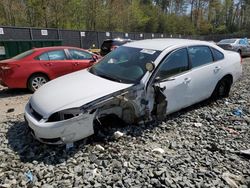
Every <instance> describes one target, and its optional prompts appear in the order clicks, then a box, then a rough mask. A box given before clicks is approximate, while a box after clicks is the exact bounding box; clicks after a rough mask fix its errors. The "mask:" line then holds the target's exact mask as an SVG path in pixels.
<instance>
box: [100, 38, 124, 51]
mask: <svg viewBox="0 0 250 188" xmlns="http://www.w3.org/2000/svg"><path fill="white" fill-rule="evenodd" d="M125 43H127V41H112V40H109V41H104V42H103V44H102V47H101V48H102V49H103V50H105V49H110V48H111V46H121V45H123V44H125Z"/></svg>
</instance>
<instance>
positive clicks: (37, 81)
mask: <svg viewBox="0 0 250 188" xmlns="http://www.w3.org/2000/svg"><path fill="white" fill-rule="evenodd" d="M48 81H49V79H48V77H47V76H45V75H43V74H34V75H32V76H31V77H30V78H29V80H28V89H29V90H30V91H32V92H34V91H36V90H37V89H38V88H39V87H41V86H42V85H43V84H45V83H47V82H48Z"/></svg>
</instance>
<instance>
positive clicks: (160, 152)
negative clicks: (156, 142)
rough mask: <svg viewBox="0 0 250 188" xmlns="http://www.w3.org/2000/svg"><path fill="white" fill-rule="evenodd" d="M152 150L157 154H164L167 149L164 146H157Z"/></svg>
mask: <svg viewBox="0 0 250 188" xmlns="http://www.w3.org/2000/svg"><path fill="white" fill-rule="evenodd" d="M152 152H154V153H157V154H163V153H164V152H165V151H164V150H163V149H162V148H155V149H153V150H152Z"/></svg>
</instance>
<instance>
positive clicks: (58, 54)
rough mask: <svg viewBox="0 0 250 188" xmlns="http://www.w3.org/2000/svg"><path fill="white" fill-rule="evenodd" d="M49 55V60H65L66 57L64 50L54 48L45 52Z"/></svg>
mask: <svg viewBox="0 0 250 188" xmlns="http://www.w3.org/2000/svg"><path fill="white" fill-rule="evenodd" d="M47 53H48V56H49V60H65V59H67V57H66V55H65V53H64V50H55V51H50V52H47Z"/></svg>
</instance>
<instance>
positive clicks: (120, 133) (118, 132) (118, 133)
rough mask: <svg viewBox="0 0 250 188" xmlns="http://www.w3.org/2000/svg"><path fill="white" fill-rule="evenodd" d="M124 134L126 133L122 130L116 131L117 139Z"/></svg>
mask: <svg viewBox="0 0 250 188" xmlns="http://www.w3.org/2000/svg"><path fill="white" fill-rule="evenodd" d="M123 135H124V133H122V132H120V131H116V132H115V133H114V137H115V139H118V138H120V137H123Z"/></svg>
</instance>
